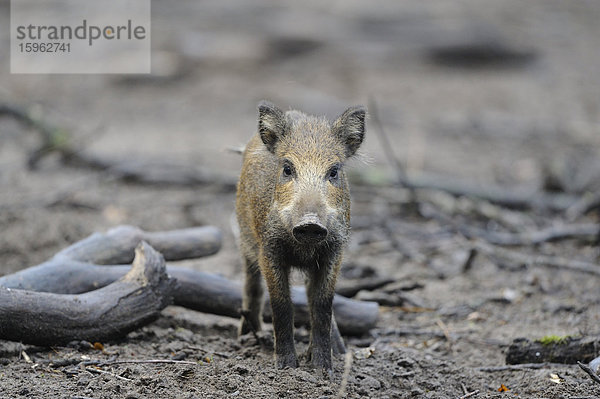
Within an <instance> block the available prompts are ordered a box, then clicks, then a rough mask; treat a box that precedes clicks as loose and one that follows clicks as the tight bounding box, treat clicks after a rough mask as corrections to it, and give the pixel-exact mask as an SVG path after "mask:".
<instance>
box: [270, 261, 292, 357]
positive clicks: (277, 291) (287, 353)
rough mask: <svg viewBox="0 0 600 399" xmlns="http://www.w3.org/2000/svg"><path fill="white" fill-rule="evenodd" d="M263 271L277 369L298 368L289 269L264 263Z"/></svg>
mask: <svg viewBox="0 0 600 399" xmlns="http://www.w3.org/2000/svg"><path fill="white" fill-rule="evenodd" d="M261 270H262V272H263V276H264V278H265V281H266V283H267V289H268V290H269V297H270V299H271V311H272V313H273V332H274V335H275V360H276V362H277V368H284V367H293V368H295V367H298V358H297V356H296V349H295V347H294V308H293V305H292V299H291V296H290V281H289V268H285V267H278V266H276V265H273V264H271V262H268V261H266V260H265V261H264V262H262V264H261Z"/></svg>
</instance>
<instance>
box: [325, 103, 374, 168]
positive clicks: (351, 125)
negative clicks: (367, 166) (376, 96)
mask: <svg viewBox="0 0 600 399" xmlns="http://www.w3.org/2000/svg"><path fill="white" fill-rule="evenodd" d="M366 113H367V111H366V109H365V107H362V106H358V107H351V108H348V109H347V110H346V111H344V113H343V114H342V115H340V116H339V117H338V118H337V119H336V120H335V122H333V125H332V127H331V129H332V131H333V134H335V135H336V136H337V137H338V138H339V139H340V140H342V143H344V145H345V146H346V156H348V157H349V156H352V155H354V153H355V152H356V150H358V147H360V144H361V143H362V141H363V138H364V137H365V116H366Z"/></svg>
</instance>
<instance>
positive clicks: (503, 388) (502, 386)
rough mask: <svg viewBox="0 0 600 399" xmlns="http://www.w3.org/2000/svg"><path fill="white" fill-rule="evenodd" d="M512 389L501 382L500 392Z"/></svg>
mask: <svg viewBox="0 0 600 399" xmlns="http://www.w3.org/2000/svg"><path fill="white" fill-rule="evenodd" d="M508 391H510V389H508V388H507V387H506V385H504V384H500V388H498V392H508Z"/></svg>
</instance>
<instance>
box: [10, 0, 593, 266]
mask: <svg viewBox="0 0 600 399" xmlns="http://www.w3.org/2000/svg"><path fill="white" fill-rule="evenodd" d="M0 10H1V12H0V25H1V26H8V25H9V22H10V21H9V2H8V1H6V0H3V1H1V2H0ZM599 20H600V3H598V2H597V1H593V0H590V1H585V0H577V1H562V0H556V1H552V0H539V1H536V0H530V1H527V2H523V1H520V0H514V1H513V0H510V1H509V0H507V1H502V2H498V1H481V0H470V1H453V2H448V1H426V2H423V1H420V0H414V1H402V2H398V1H395V0H390V1H385V0H382V1H373V2H364V1H332V2H321V1H310V0H309V1H304V2H302V3H298V2H275V1H266V0H251V1H226V2H223V1H202V2H196V1H179V2H177V3H175V4H174V3H172V2H167V1H160V0H157V1H153V2H152V71H153V73H152V74H151V75H16V74H13V75H11V74H10V73H9V61H10V60H9V53H8V51H2V52H0V103H3V104H11V105H14V106H18V107H21V108H23V109H26V110H28V111H29V112H33V115H36V117H37V118H40V119H41V120H43V121H44V122H45V123H48V124H49V125H51V126H58V127H60V128H61V129H63V130H64V131H65V132H67V133H68V135H69V140H72V142H73V143H74V146H76V147H77V148H79V149H84V150H85V151H88V152H89V153H92V154H94V155H95V156H98V157H107V158H110V159H115V160H119V161H122V160H130V161H131V160H138V159H142V160H152V161H156V162H159V163H161V162H162V163H175V164H178V165H184V167H185V165H189V166H190V167H198V168H202V170H206V171H209V172H210V173H214V174H217V175H219V176H225V178H226V179H230V180H231V181H235V178H236V177H237V175H238V171H239V167H240V161H241V158H240V156H239V155H238V154H234V153H231V152H228V151H227V148H230V147H240V146H243V145H244V144H245V142H246V141H247V140H248V139H249V137H250V136H251V135H252V134H253V133H254V131H255V126H256V104H257V102H258V101H259V100H261V99H268V100H271V101H272V102H274V103H276V104H277V105H279V106H280V107H282V108H284V109H288V108H296V109H300V110H303V111H306V112H309V113H315V114H320V115H327V116H328V117H330V118H334V117H335V116H336V115H338V114H339V113H341V112H342V111H343V110H344V109H345V108H346V107H347V106H350V105H355V104H365V105H367V103H368V102H369V99H371V100H370V101H371V103H376V104H377V113H378V118H377V119H378V121H377V123H375V121H374V120H373V118H372V119H371V120H370V121H369V122H368V133H367V139H366V142H365V145H364V148H363V152H364V153H365V154H366V155H367V158H368V159H370V160H371V163H370V164H369V165H368V168H364V167H362V166H361V167H359V168H356V169H357V171H358V172H361V171H367V172H365V173H369V174H370V175H371V177H370V178H382V179H386V176H387V175H392V176H393V173H394V171H393V170H392V169H390V167H389V163H388V161H387V160H386V158H385V155H384V151H383V149H382V148H383V147H382V144H381V141H380V139H379V137H378V135H377V134H376V133H375V129H378V128H380V127H383V128H384V129H385V131H386V133H387V136H388V138H389V140H390V142H391V147H392V148H393V150H394V152H395V154H396V156H397V157H398V158H399V159H400V160H401V162H402V163H403V165H404V167H405V168H406V170H407V171H408V173H409V174H412V175H415V176H416V175H419V174H420V173H434V174H438V175H440V176H441V177H442V178H444V177H446V176H448V177H452V178H462V179H465V180H467V181H469V182H479V183H486V184H488V183H494V184H502V185H507V186H526V187H533V188H535V189H541V188H544V187H550V186H551V187H550V188H553V189H558V190H566V191H570V192H572V193H575V194H578V195H579V194H581V193H584V192H585V191H586V190H590V188H591V187H592V186H594V184H597V183H598V181H600V179H598V177H599V175H600V174H599V173H598V172H599V170H600V166H599V161H598V159H599V158H600V157H598V153H599V151H600V82H599V79H598V71H599V70H600V51H598V49H599V44H600V39H599V38H600V24H599V23H598V21H599ZM0 35H2V36H1V37H0V38H1V40H0V42H1V43H4V44H3V48H6V49H8V40H9V39H8V29H3V30H2V31H1V32H0ZM377 124H379V125H380V126H379V127H378V126H376V125H377ZM38 142H39V137H37V136H36V134H35V133H32V132H30V131H27V130H26V129H23V126H21V125H19V124H18V123H17V122H15V121H14V120H11V118H2V119H0V187H1V188H2V189H1V190H0V191H1V192H0V204H3V206H4V208H3V209H4V212H2V213H3V214H4V216H3V218H4V220H0V223H3V226H4V232H3V237H2V238H0V239H1V240H5V243H4V244H5V245H4V249H3V250H4V251H5V256H4V258H5V260H7V261H8V263H9V264H10V265H12V266H10V267H9V269H12V268H13V267H14V268H16V267H19V266H17V264H22V262H27V261H30V260H32V259H29V256H30V255H25V253H31V245H34V246H39V247H40V248H47V249H48V252H51V251H50V249H52V250H54V249H56V247H60V246H61V245H64V242H62V241H61V240H62V239H64V240H68V241H71V240H72V239H73V238H76V237H80V236H82V235H85V234H87V233H88V232H89V231H93V230H97V229H102V228H105V227H109V226H112V225H114V224H117V223H125V222H126V223H132V224H141V225H142V227H146V228H158V227H160V228H166V227H179V226H180V225H181V224H194V222H198V221H204V222H210V223H213V224H220V225H223V226H225V227H227V223H228V222H227V223H226V222H223V221H221V215H222V214H221V213H217V214H214V213H211V211H209V212H208V213H207V215H206V216H203V217H202V218H199V219H202V220H196V221H194V220H193V218H192V219H190V217H189V214H188V216H173V214H176V213H175V212H171V211H170V208H169V205H168V204H169V203H170V201H171V202H173V201H175V202H177V204H178V205H177V206H179V202H180V201H176V200H174V198H175V199H177V198H179V199H181V198H184V200H182V201H183V202H185V203H186V204H188V205H189V207H192V208H193V207H195V206H201V205H200V204H201V203H202V198H203V197H202V195H205V196H206V198H205V199H204V201H205V202H206V203H208V202H211V200H212V199H214V197H210V195H212V194H210V193H208V194H205V193H198V194H197V196H196V197H195V196H194V195H195V194H194V193H193V192H190V191H189V190H188V191H186V190H184V189H182V188H181V187H180V188H178V189H177V190H181V192H180V193H178V192H177V191H176V190H170V191H169V190H167V189H165V191H164V192H160V193H158V194H157V193H156V192H151V193H147V194H143V193H140V192H139V190H138V191H135V190H134V189H131V190H132V191H127V190H129V189H128V188H122V187H120V186H118V187H117V186H114V185H112V184H113V183H110V182H106V181H104V180H100V181H98V180H94V179H92V178H91V177H90V176H91V175H90V174H89V173H88V172H84V171H81V170H76V169H73V168H71V169H68V168H67V169H65V168H63V167H62V166H61V165H60V163H59V162H58V161H57V160H56V157H55V158H53V157H52V156H49V157H46V158H44V159H43V160H42V161H41V163H40V164H39V165H38V167H37V169H36V170H29V169H27V168H26V167H24V165H25V164H26V161H27V157H28V154H29V152H30V151H32V150H34V149H35V147H36V145H37V144H36V143H38ZM373 176H375V177H373ZM61 190H62V191H61ZM53 192H63V193H68V198H69V199H70V200H73V201H75V202H76V203H77V204H79V205H78V206H79V207H78V208H76V210H77V212H80V213H82V214H83V215H80V219H79V220H84V221H85V223H79V224H78V225H77V226H75V227H73V226H71V225H72V223H70V222H68V221H65V220H63V221H62V222H61V220H62V219H61V217H62V216H64V217H65V218H67V219H69V217H68V216H67V214H68V212H67V214H65V215H62V214H63V213H64V212H66V210H65V209H63V208H64V207H61V206H55V207H54V208H51V209H50V210H48V209H47V208H48V207H47V203H45V202H44V199H45V198H47V197H46V196H50V199H51V198H52V193H53ZM121 195H122V197H121ZM144 195H146V197H144ZM228 195H229V194H228ZM40 201H41V202H40ZM50 202H52V201H50ZM140 203H141V204H143V206H141V207H140V206H139V205H140ZM206 206H207V207H210V206H222V207H225V208H224V209H225V210H224V212H225V211H230V210H232V206H233V203H232V199H231V196H229V197H225V200H224V201H222V202H221V204H220V205H214V204H210V205H206ZM157 207H163V208H164V207H166V209H167V211H166V212H163V211H162V209H163V208H160V209H157ZM38 208H46V209H45V210H43V211H42V210H39V209H38ZM188 210H189V209H188ZM9 211H10V212H9ZM37 212H45V213H44V215H46V216H47V212H50V214H51V215H50V216H48V217H49V219H48V221H47V222H44V221H45V220H46V216H43V217H42V216H41V215H39V214H37ZM157 214H161V216H160V217H157ZM177 214H178V213H177ZM212 214H214V215H218V219H219V220H211V217H210V215H212ZM36 215H37V216H36ZM81 217H83V219H81ZM216 218H217V217H215V218H214V219H216ZM69 220H70V219H69ZM19 221H21V222H22V223H18V222H19ZM19 226H20V227H19ZM65 226H71V227H65ZM49 229H50V230H52V229H63V230H64V231H62V230H61V232H60V234H57V235H56V236H54V235H50V236H53V237H63V238H60V239H58V238H53V239H49V240H48V241H47V242H46V244H44V242H45V240H47V239H45V238H43V237H44V236H47V234H43V233H44V232H47V231H48V230H49ZM17 230H18V231H17ZM11 233H12V234H11ZM11 236H14V237H17V238H15V239H12V238H10V237H11ZM7 237H8V238H7ZM64 237H66V238H64ZM57 240H58V241H57ZM40 242H41V243H40ZM20 243H26V244H20ZM32 243H33V244H32ZM20 245H22V247H21V246H20ZM47 254H48V253H46V252H42V253H39V252H36V255H34V258H35V260H39V258H40V257H41V258H42V259H43V258H44V257H45V256H46V255H47ZM13 256H14V258H13ZM13 262H14V263H13Z"/></svg>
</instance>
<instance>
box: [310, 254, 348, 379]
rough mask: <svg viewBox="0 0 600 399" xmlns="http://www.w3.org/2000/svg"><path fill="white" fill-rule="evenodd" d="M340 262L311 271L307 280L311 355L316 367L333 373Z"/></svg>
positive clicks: (330, 373)
mask: <svg viewBox="0 0 600 399" xmlns="http://www.w3.org/2000/svg"><path fill="white" fill-rule="evenodd" d="M339 269H340V262H339V261H337V262H335V263H334V264H332V265H328V266H327V267H321V268H318V269H315V270H313V271H311V273H309V275H308V279H307V282H306V294H307V296H308V307H309V312H310V344H309V354H308V355H309V357H310V359H311V361H312V364H313V366H314V367H315V368H317V369H321V370H323V371H325V372H327V373H328V374H329V375H330V376H331V375H332V373H333V371H332V365H331V318H332V314H333V310H332V305H333V296H334V292H335V281H336V278H337V274H338V271H339Z"/></svg>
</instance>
